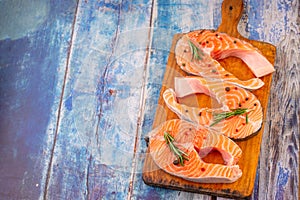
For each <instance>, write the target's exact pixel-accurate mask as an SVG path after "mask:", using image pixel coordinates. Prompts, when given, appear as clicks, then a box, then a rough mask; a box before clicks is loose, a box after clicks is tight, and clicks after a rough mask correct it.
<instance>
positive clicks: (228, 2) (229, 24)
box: [218, 0, 244, 38]
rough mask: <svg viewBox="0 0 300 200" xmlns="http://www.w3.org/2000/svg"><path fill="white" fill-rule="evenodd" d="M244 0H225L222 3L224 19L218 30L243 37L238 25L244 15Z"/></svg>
mask: <svg viewBox="0 0 300 200" xmlns="http://www.w3.org/2000/svg"><path fill="white" fill-rule="evenodd" d="M243 7H244V6H243V0H224V1H223V3H222V21H221V24H220V26H219V28H218V31H220V32H225V33H227V34H229V35H231V36H234V37H238V38H241V37H242V36H241V34H240V33H239V32H238V29H237V26H238V23H239V21H240V19H241V16H242V11H243Z"/></svg>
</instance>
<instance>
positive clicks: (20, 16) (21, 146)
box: [0, 1, 76, 199]
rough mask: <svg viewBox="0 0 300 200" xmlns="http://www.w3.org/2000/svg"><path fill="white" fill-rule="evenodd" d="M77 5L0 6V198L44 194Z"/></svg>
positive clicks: (15, 3)
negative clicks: (50, 124) (50, 123)
mask: <svg viewBox="0 0 300 200" xmlns="http://www.w3.org/2000/svg"><path fill="white" fill-rule="evenodd" d="M75 7H76V2H74V1H62V2H59V3H58V2H50V1H26V2H25V1H1V2H0V18H1V20H0V27H1V30H0V91H1V92H0V95H1V97H0V112H1V115H0V130H1V139H0V198H1V199H38V197H39V196H40V195H42V193H43V189H44V184H45V178H44V177H45V174H46V169H47V166H48V163H49V158H50V153H51V147H52V145H53V141H54V132H55V128H56V127H55V123H56V120H57V109H58V105H59V99H60V94H61V90H62V85H61V82H62V81H63V77H64V72H65V62H66V57H67V52H68V47H69V41H70V35H71V32H70V30H71V27H72V21H73V17H74V12H75ZM58 72H60V73H58ZM49 121H51V122H52V124H54V126H52V127H50V126H48V123H49Z"/></svg>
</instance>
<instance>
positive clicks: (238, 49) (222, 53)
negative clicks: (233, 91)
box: [175, 30, 275, 90]
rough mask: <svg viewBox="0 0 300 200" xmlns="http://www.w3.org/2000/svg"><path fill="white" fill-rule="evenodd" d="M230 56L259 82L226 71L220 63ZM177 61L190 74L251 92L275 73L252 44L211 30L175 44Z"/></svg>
mask: <svg viewBox="0 0 300 200" xmlns="http://www.w3.org/2000/svg"><path fill="white" fill-rule="evenodd" d="M229 56H234V57H237V58H240V59H241V60H242V61H243V62H244V63H245V64H246V65H247V66H248V67H249V69H250V70H251V71H252V72H253V74H254V75H255V76H256V78H251V79H249V80H240V79H238V78H237V77H236V76H234V75H233V74H232V73H230V72H228V71H226V70H225V69H224V68H223V67H222V66H221V64H220V63H219V62H218V61H219V60H221V59H224V58H227V57H229ZM175 58H176V62H177V64H178V65H179V66H180V68H181V69H182V70H184V71H185V72H187V73H189V74H192V75H197V76H201V77H204V78H210V79H221V80H224V81H226V82H229V83H232V84H235V85H238V86H240V87H243V88H246V89H250V90H254V89H259V88H261V87H262V86H263V85H264V82H263V81H262V80H261V79H259V78H258V77H262V76H265V75H267V74H270V73H272V72H274V71H275V70H274V67H273V65H272V64H271V63H270V62H269V61H268V60H267V59H266V58H265V57H264V56H263V55H262V54H261V53H260V52H259V50H258V49H256V48H255V47H253V46H252V45H251V44H250V43H247V42H245V41H243V40H240V39H238V38H234V37H231V36H229V35H227V34H225V33H220V32H215V31H212V30H201V31H193V32H190V33H187V34H185V35H183V36H182V37H181V38H180V39H179V40H178V42H177V44H176V47H175Z"/></svg>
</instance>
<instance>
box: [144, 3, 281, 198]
mask: <svg viewBox="0 0 300 200" xmlns="http://www.w3.org/2000/svg"><path fill="white" fill-rule="evenodd" d="M242 10H243V1H242V0H224V1H223V4H222V22H221V25H220V26H219V28H218V29H217V30H218V31H220V32H225V33H227V34H229V35H231V36H233V37H237V38H240V39H243V40H245V41H247V42H249V43H251V44H252V45H254V46H255V47H257V48H258V49H259V50H260V51H261V52H262V54H263V55H264V56H265V57H266V58H267V59H268V60H269V61H270V62H271V63H272V64H274V60H275V52H276V48H275V47H274V46H273V45H271V44H268V43H265V42H259V41H254V40H248V39H246V38H244V37H242V36H241V35H240V34H239V32H238V30H237V25H238V22H239V20H240V17H241V13H242ZM180 37H181V34H178V35H175V36H174V38H173V43H172V47H171V50H170V54H169V59H168V63H167V66H166V71H165V75H164V80H163V84H162V88H161V91H160V98H159V101H158V106H157V110H156V115H155V119H154V123H153V128H155V127H157V126H158V125H159V124H161V123H162V122H164V121H166V120H169V119H174V118H178V117H177V115H176V114H174V113H173V112H172V111H171V110H169V109H168V107H167V106H166V105H165V103H164V100H163V97H162V94H163V92H164V91H165V89H167V88H170V87H171V88H174V77H176V76H185V75H187V74H186V73H185V72H183V71H182V70H181V69H180V68H179V66H178V65H177V63H176V60H175V55H174V48H175V45H176V42H177V40H178V39H179V38H180ZM220 63H221V65H222V66H223V67H224V68H225V69H226V70H227V71H229V72H231V73H233V74H235V75H236V76H237V77H238V78H239V79H242V80H246V79H250V78H252V77H254V75H253V74H252V72H251V71H250V69H248V67H247V66H246V65H245V64H244V63H243V62H242V61H241V60H240V59H238V58H233V57H230V58H226V59H224V60H221V61H220ZM271 78H272V75H267V76H264V77H262V80H263V81H264V83H265V85H264V86H263V87H262V88H260V89H259V90H256V91H253V93H254V94H255V95H256V96H257V98H258V99H259V100H260V101H261V105H262V107H263V112H264V113H263V114H264V119H265V117H266V110H267V105H268V98H269V91H270V85H271ZM180 103H185V104H187V105H189V106H195V105H200V106H203V107H204V106H210V105H211V104H212V103H213V102H211V99H210V98H209V97H207V96H205V95H203V94H199V95H197V96H196V98H195V95H193V96H192V97H190V96H189V97H185V98H184V99H182V100H181V102H180ZM264 121H265V120H263V125H262V128H261V129H260V131H259V132H258V133H257V134H256V135H255V136H253V137H251V138H249V139H246V140H243V141H236V143H237V144H238V145H239V146H240V147H241V149H242V151H243V155H242V157H241V159H240V160H239V162H238V165H239V166H240V168H241V170H242V172H243V175H242V177H241V178H240V179H238V180H237V181H236V182H234V183H230V184H207V183H206V184H205V183H195V182H191V181H187V180H184V179H181V178H179V177H175V176H172V175H170V174H168V173H166V172H164V171H163V170H161V169H159V168H158V167H157V166H156V164H155V163H154V161H153V160H152V158H151V156H150V154H148V153H147V156H146V159H145V162H144V168H143V180H144V182H145V183H146V184H148V185H152V186H159V187H164V188H169V189H175V190H183V191H190V192H196V193H204V194H209V195H215V196H223V197H230V198H246V197H249V196H250V195H251V194H252V191H253V188H254V182H255V176H256V168H257V163H258V159H259V154H260V145H261V140H262V134H263V130H264ZM147 152H149V149H148V151H147ZM204 160H205V161H206V162H212V163H223V160H222V158H221V156H220V154H219V153H218V152H215V151H213V152H212V153H210V154H209V155H208V156H207V157H206V158H204Z"/></svg>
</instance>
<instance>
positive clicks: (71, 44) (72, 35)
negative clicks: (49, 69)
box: [43, 0, 81, 199]
mask: <svg viewBox="0 0 300 200" xmlns="http://www.w3.org/2000/svg"><path fill="white" fill-rule="evenodd" d="M80 1H81V0H77V2H76V9H75V15H74V19H73V22H72V32H71V40H70V43H69V47H68V53H67V60H66V66H65V74H64V79H63V84H62V90H61V95H60V102H59V106H58V111H57V120H56V125H55V133H54V138H53V145H52V147H51V153H50V160H49V163H48V166H47V171H46V180H45V185H44V191H43V193H44V194H43V199H47V194H48V185H49V181H50V176H51V171H52V170H51V168H52V164H53V156H54V151H55V146H56V141H57V135H58V127H59V125H60V120H61V116H60V114H61V110H62V106H63V96H64V92H65V86H66V80H67V75H68V71H69V67H70V61H71V57H72V56H71V55H72V46H73V42H74V40H75V38H76V35H75V25H76V21H77V14H78V12H79V9H78V5H79V2H80Z"/></svg>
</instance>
